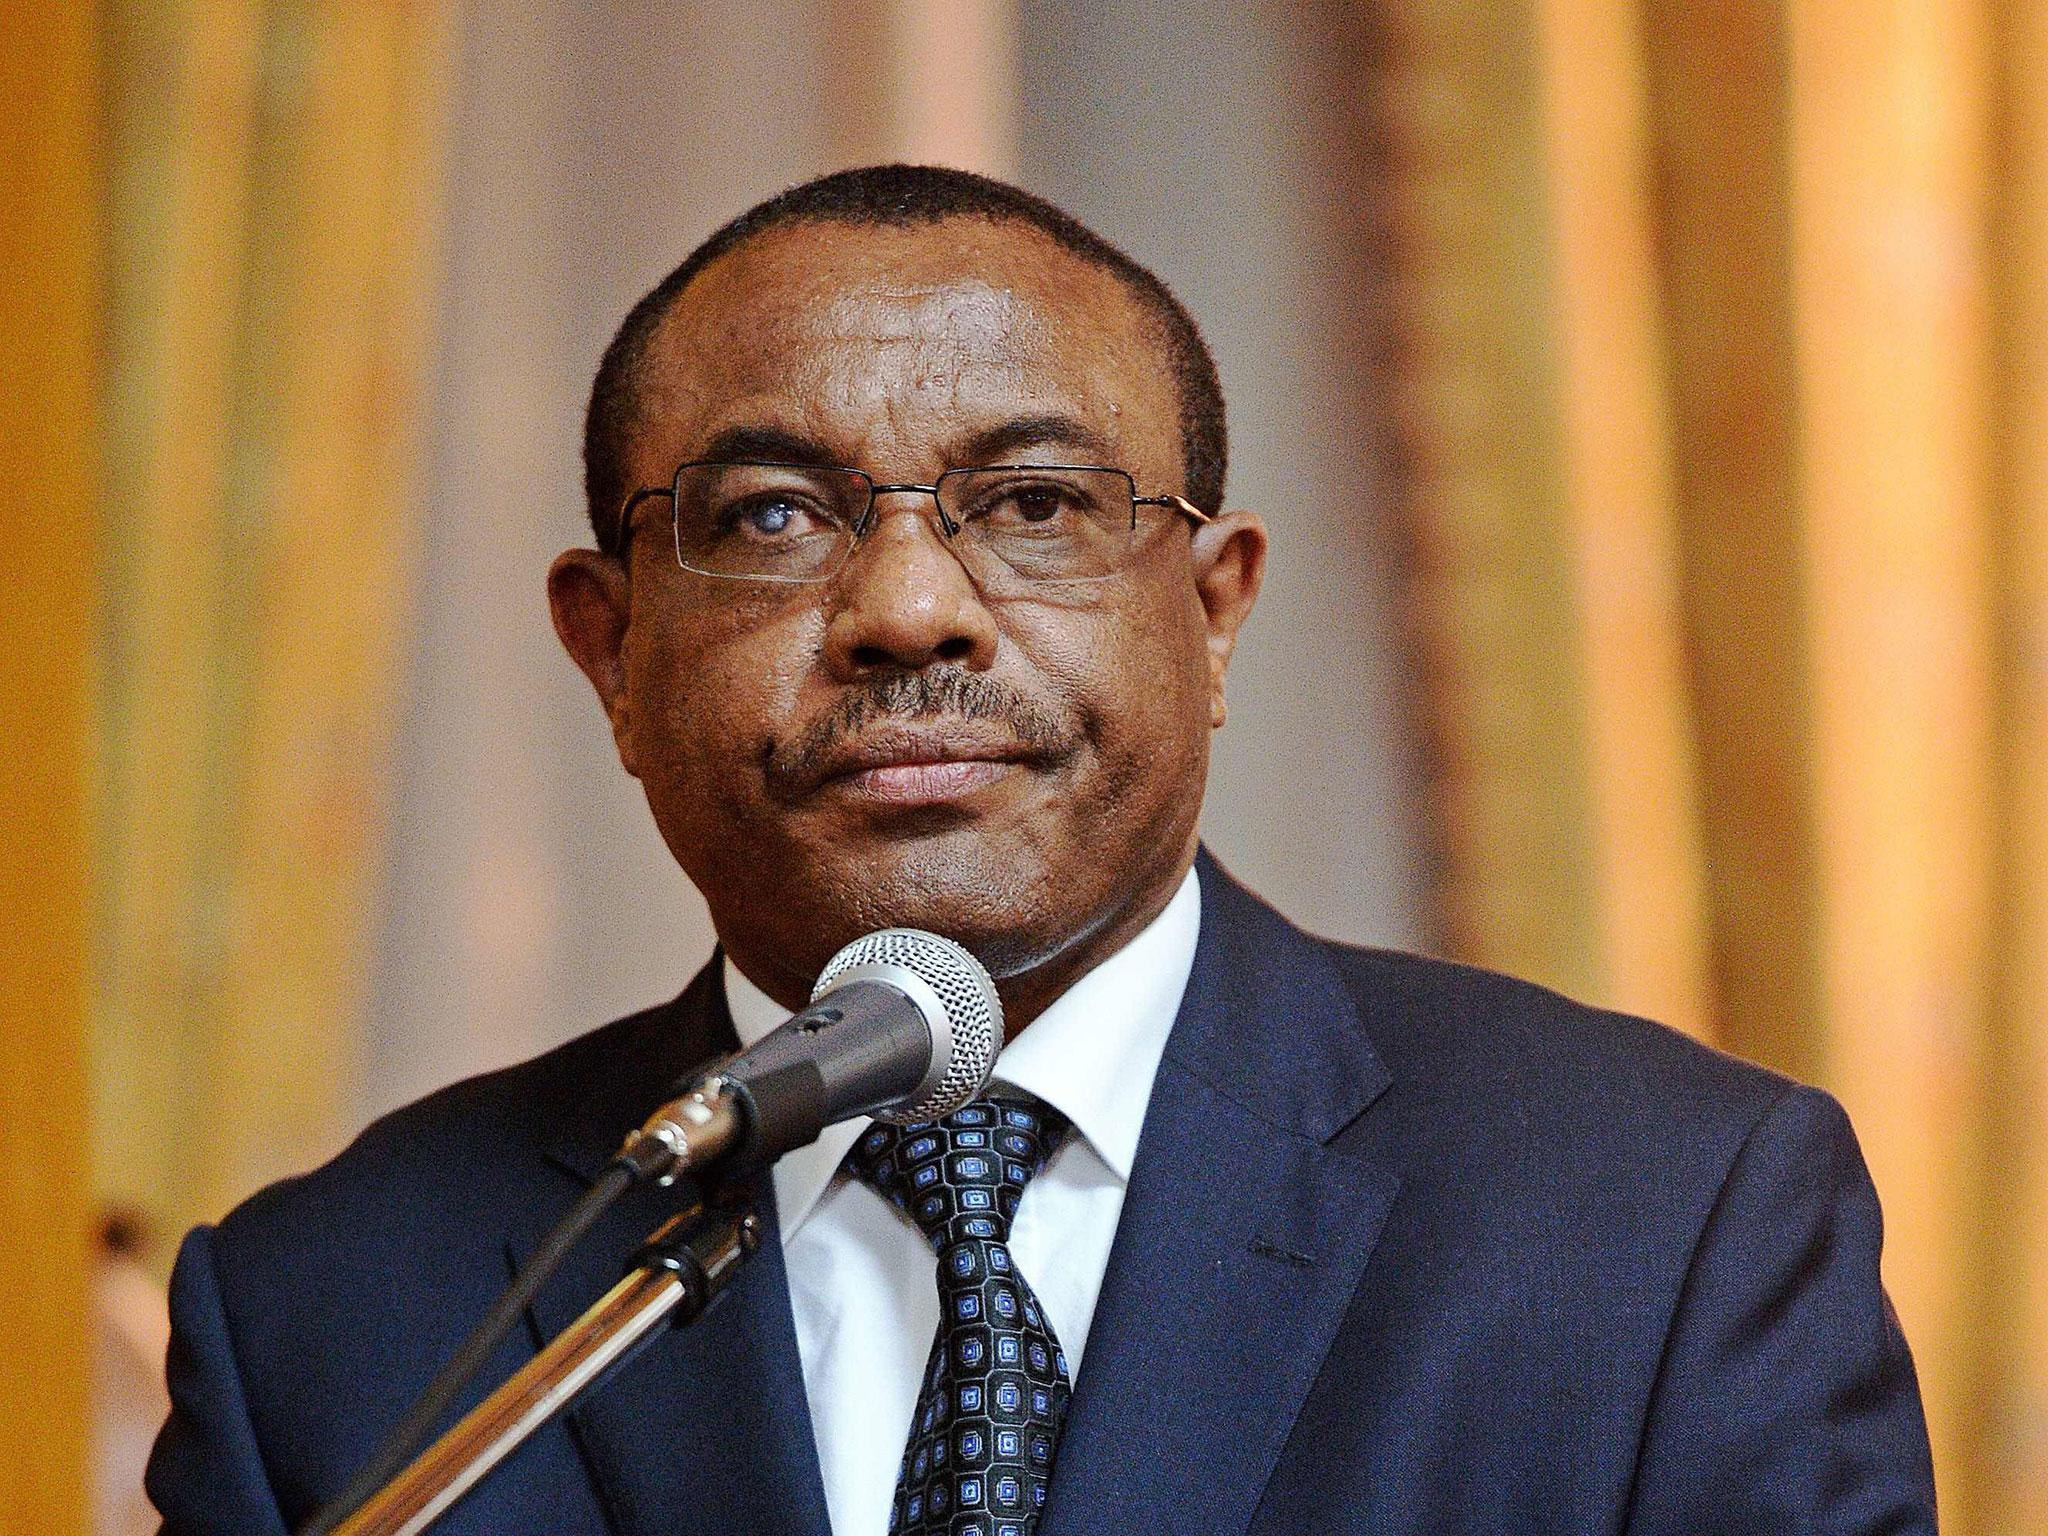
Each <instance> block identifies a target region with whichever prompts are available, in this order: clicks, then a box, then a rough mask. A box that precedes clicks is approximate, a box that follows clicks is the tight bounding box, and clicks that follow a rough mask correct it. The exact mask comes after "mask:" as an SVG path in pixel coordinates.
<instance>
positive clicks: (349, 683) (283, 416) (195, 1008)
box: [93, 0, 448, 1237]
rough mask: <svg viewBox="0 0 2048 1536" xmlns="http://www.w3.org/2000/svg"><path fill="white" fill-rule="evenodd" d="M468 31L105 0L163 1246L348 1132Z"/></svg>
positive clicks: (133, 1117)
mask: <svg viewBox="0 0 2048 1536" xmlns="http://www.w3.org/2000/svg"><path fill="white" fill-rule="evenodd" d="M447 31H448V29H447V23H446V20H445V18H444V17H443V15H442V13H441V11H440V8H439V7H437V6H435V5H433V4H394V3H373V0H353V3H345V0H325V3H322V0H190V3H187V4H183V5H169V6H166V5H153V4H140V3H129V0H122V3H117V4H114V5H112V6H110V7H109V8H108V11H107V17H106V32H107V42H106V72H107V78H108V79H109V81H110V82H111V99H110V102H109V190H108V194H107V237H106V246H107V268H108V298H107V307H108V321H107V326H106V336H107V345H108V378H107V387H106V396H107V410H106V419H105V461H106V480H107V487H108V494H107V503H106V504H107V506H108V508H109V509H110V512H111V515H110V516H109V517H108V519H107V532H108V537H107V538H106V540H105V541H104V547H105V552H106V578H105V586H106V602H105V604H104V612H105V621H104V627H103V632H102V637H101V639H102V649H103V670H104V675H105V677H106V686H105V689H104V691H103V693H104V697H103V708H102V717H101V722H100V745H101V750H100V754H99V760H100V774H99V784H98V821H97V843H96V850H95V851H96V855H97V911H98V952H97V956H96V966H95V972H96V975H95V983H96V999H95V1003H96V1006H95V1028H94V1039H93V1051H94V1065H95V1072H96V1083H95V1100H96V1102H95V1115H96V1121H97V1124H98V1126H99V1128H100V1132H99V1135H98V1137H97V1141H98V1145H99V1156H100V1165H99V1170H98V1179H99V1185H100V1189H101V1192H102V1195H103V1196H104V1197H105V1198H107V1199H109V1200H112V1201H115V1202H118V1203H121V1204H125V1205H131V1206H134V1207H136V1208H138V1209H140V1210H141V1211H142V1212H144V1213H145V1214H146V1215H147V1217H148V1218H149V1219H150V1223H151V1225H152V1226H153V1227H154V1228H155V1229H156V1230H157V1231H158V1232H159V1233H161V1234H165V1235H168V1236H173V1237H174V1236H175V1235H176V1234H177V1233H178V1232H179V1231H181V1230H182V1229H183V1228H184V1227H185V1226H187V1225H189V1224H190V1223H191V1222H193V1221H195V1220H202V1219H208V1218H211V1217H213V1216H216V1215H218V1214H219V1213H220V1212H221V1211H222V1210H223V1209H225V1207H226V1206H227V1205H228V1204H230V1203H232V1201H233V1200H234V1199H236V1198H239V1197H240V1196H241V1195H242V1194H245V1193H246V1192H247V1191H248V1190H250V1189H251V1188H254V1187H255V1186H256V1185H258V1184H260V1183H263V1182H265V1181H267V1180H269V1179H272V1178H275V1177H278V1176H280V1175H282V1174H285V1173H289V1172H292V1171H295V1170H296V1169H298V1168H301V1167H304V1166H306V1165H308V1164H310V1163H311V1162H313V1161H315V1160H317V1159H318V1158H319V1157H321V1156H323V1155H325V1154H326V1153H329V1152H331V1151H333V1150H334V1149H335V1146H336V1143H337V1140H338V1138H339V1136H340V1135H341V1134H342V1132H343V1131H344V1129H345V1128H346V1119H345V1117H346V1116H347V1114H348V1112H349V1108H350V1104H351V1090H352V1080H353V1073H354V1070H355V1035H356V1031H357V1030H358V1029H359V1027H360V1019H361V1016H362V1012H363V1000H364V996H365V991H366V987H367V968H368V959H369V957H368V937H369V933H370V927H369V924H370V921H371V918H370V913H369V910H368V909H369V904H370V900H371V898H372V896H373V893H374V888H375V887H374V877H375V866H376V861H377V855H378V852H379V846H380V841H381V827H380V821H381V812H382V806H383V797H384V793H385V780H386V776H387V759H388V749H389V736H390V731H391V721H392V720H393V718H394V715H395V709H394V705H395V675H396V668H397V664H398V659H399V656H400V654H401V645H402V641H403V635H404V631H405V629H406V617H405V606H406V570H407V561H408V558H409V555H410V536H411V530H412V527H413V521H414V510H413V507H412V505H411V501H410V485H411V475H412V460H413V448H414V439H415V423H414V412H415V407H416V403H417V399H418V395H419V389H420V385H421V380H422V373H423V356H424V351H425V346H426V336H427V320H428V312H427V311H428V304H429V300H430V292H431V289H430V283H431V260H430V251H431V240H430V232H431V226H432V219H433V208H434V196H435V189H436V183H437V175H438V137H439V133H440V101H441V80H442V75H443V71H444V69H445V65H446V55H447V51H448V36H447Z"/></svg>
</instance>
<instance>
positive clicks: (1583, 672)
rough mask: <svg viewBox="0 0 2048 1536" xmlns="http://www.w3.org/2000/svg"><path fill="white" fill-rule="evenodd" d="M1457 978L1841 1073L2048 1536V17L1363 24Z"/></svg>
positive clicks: (1985, 1443) (1896, 7)
mask: <svg viewBox="0 0 2048 1536" xmlns="http://www.w3.org/2000/svg"><path fill="white" fill-rule="evenodd" d="M1331 15H1332V17H1333V18H1341V19H1336V20H1334V21H1333V25H1334V26H1335V28H1336V30H1337V32H1338V33H1339V34H1340V35H1341V38H1342V44H1341V46H1344V47H1346V48H1348V49H1349V50H1350V57H1351V59H1352V61H1353V64H1354V69H1353V74H1352V78H1353V79H1354V80H1356V82H1357V87H1356V90H1357V100H1356V102H1355V109H1356V111H1357V122H1358V125H1359V133H1360V135H1361V142H1365V143H1370V144H1372V145H1375V146H1382V147H1383V151H1382V152H1383V154H1384V156H1385V160H1386V171H1387V175H1386V181H1385V196H1386V198H1387V200H1388V252H1389V260H1390V262H1391V265H1392V270H1393V283H1392V292H1393V295H1394V304H1393V317H1392V325H1393V328H1394V333H1395V355H1396V358H1397V363H1396V366H1395V368H1394V370H1393V372H1392V374H1391V379H1392V382H1393V385H1394V392H1395V401H1394V404H1395V409H1396V411H1397V413H1398V417H1399V422H1400V437H1401V445H1400V446H1401V453H1400V455H1399V464H1398V468H1399V486H1400V494H1401V500H1402V502H1403V504H1404V507H1405V512H1406V516H1407V518H1408V521H1409V523H1410V526H1411V539H1412V543H1413V545H1414V547H1415V549H1416V550H1417V551H1418V558H1417V560H1416V562H1415V564H1414V568H1413V570H1412V571H1411V579H1412V590H1413V601H1414V612H1415V616H1416V624H1417V629H1418V633H1419V635H1420V638H1421V644H1422V651H1423V656H1424V659H1425V662H1426V664H1427V672H1428V675H1429V685H1430V698H1429V703H1428V706H1427V714H1428V719H1429V721H1430V723H1431V725H1432V727H1433V737H1434V752H1435V757H1434V762H1435V774H1434V795H1435V804H1436V814H1437V820H1438V824H1439V826H1440V828H1441V832H1440V838H1439V848H1440V864H1441V870H1442V883H1441V894H1440V901H1439V908H1440V919H1441V927H1440V931H1441V935H1442V938H1443V940H1444V942H1445V944H1446V946H1447V947H1448V948H1450V949H1452V950H1453V951H1454V952H1456V953H1458V954H1459V955H1461V956H1464V957H1467V958H1471V959H1474V960H1477V961H1480V962H1482V963H1487V964H1494V965H1500V966H1503V967H1505V968H1509V969H1519V970H1522V971H1524V972H1525V973H1528V974H1532V975H1534V976H1535V977H1537V978H1538V979H1540V980H1544V981H1548V982H1551V983H1552V984H1555V985H1559V986H1561V987H1563V988H1564V989H1565V990H1567V991H1572V992H1575V993H1577V994H1578V995H1581V996H1584V997H1587V998H1589V999H1591V1000H1593V1001H1597V1002H1602V1003H1607V1004H1611V1005H1615V1006H1621V1007H1626V1008H1630V1009H1632V1010H1636V1011H1641V1012H1646V1013H1650V1014H1653V1015H1656V1016H1659V1017H1662V1018H1665V1019H1667V1020H1668V1021H1670V1022H1673V1023H1677V1024H1680V1025H1681V1026H1683V1027H1686V1028H1688V1029H1691V1030H1693V1031H1694V1032H1696V1033H1698V1034H1700V1035H1702V1036H1703V1037H1704V1038H1707V1039H1709V1040H1711V1041H1714V1042H1716V1043H1718V1044H1721V1045H1723V1046H1725V1047H1727V1048H1729V1049H1732V1050H1736V1051H1739V1052H1741V1053H1742V1054H1745V1055H1749V1056H1752V1057H1754V1058H1756V1059H1759V1060H1761V1061H1764V1062H1766V1063H1767V1064H1769V1065H1772V1066H1776V1067H1779V1068H1781V1069H1783V1070H1786V1071H1790V1072H1793V1073H1795V1074H1796V1075H1799V1076H1801V1077H1804V1078H1807V1079H1809V1080H1812V1081H1817V1082H1819V1083H1821V1084H1822V1085H1823V1086H1825V1087H1828V1088H1830V1089H1831V1090H1833V1091H1834V1092H1835V1093H1837V1094H1838V1095H1839V1096H1840V1097H1841V1098H1842V1099H1843V1101H1844V1103H1845V1104H1846V1106H1847V1107H1848V1109H1849V1111H1850V1114H1851V1117H1852V1118H1853V1120H1854V1122H1855V1124H1856V1126H1857V1129H1858V1132H1859V1134H1860V1135H1861V1138H1862V1141H1863V1144H1864V1148H1865V1152H1866V1155H1867V1156H1868V1159H1869V1161H1870V1164H1871V1167H1872V1171H1873V1174H1874V1176H1875V1177H1876V1179H1877V1182H1878V1186H1879V1189H1880V1192H1881V1194H1882V1196H1883V1198H1884V1201H1885V1207H1886V1212H1887V1217H1888V1225H1887V1230H1888V1239H1887V1249H1886V1275H1887V1282H1888V1285H1889V1287H1890V1289H1891V1292H1892V1295H1893V1297H1894V1298H1895V1300H1896V1303H1897V1305H1898V1308H1899V1311H1900V1313H1901V1316H1902V1318H1903V1320H1904V1323H1905V1326H1906V1329H1907V1332H1908V1336H1909V1337H1910V1338H1911V1340H1912V1342H1913V1345H1914V1349H1915V1353H1916V1357H1917V1359H1918V1361H1919V1364H1920V1368H1921V1374H1922V1380H1923V1385H1924V1389H1925V1395H1926V1399H1927V1404H1928V1411H1929V1416H1930V1420H1931V1425H1932V1429H1933V1434H1934V1444H1935V1454H1936V1470H1937V1478H1938V1481H1939V1483H1940V1488H1941V1495H1942V1499H1943V1510H1944V1518H1943V1529H1944V1530H1946V1531H1950V1532H1956V1533H1961V1536H1978V1533H1984V1536H1990V1533H1996V1536H2021V1533H2031V1532H2036V1531H2039V1530H2042V1529H2048V1494H2044V1492H2043V1490H2044V1489H2048V1434H2044V1433H2043V1431H2042V1429H2041V1426H2042V1425H2043V1424H2048V1170H2044V1157H2048V783H2044V781H2048V580H2044V570H2048V560H2044V546H2048V531H2044V530H2048V277H2044V273H2048V63H2044V60H2048V23H2044V20H2043V17H2042V11H2041V8H2040V7H2039V6H2029V5H2026V4H2022V3H2018V0H1879V3H1875V4H1872V3H1869V0H1731V3H1729V4H1726V5H1717V6H1711V7H1698V6H1682V5H1678V4H1675V3H1669V0H1656V3H1648V0H1599V3H1585V4H1568V3H1565V0H1482V3H1479V4H1449V3H1436V0H1417V3H1408V4H1402V5H1399V6H1394V5H1387V6H1381V7H1376V8H1374V9H1373V10H1372V11H1371V12H1370V13H1369V14H1367V15H1365V16H1363V17H1359V16H1355V15H1353V14H1351V13H1348V12H1345V11H1340V10H1338V8H1332V10H1331Z"/></svg>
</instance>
